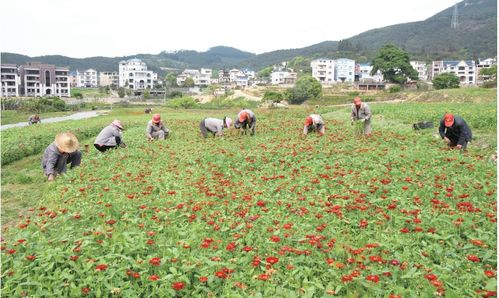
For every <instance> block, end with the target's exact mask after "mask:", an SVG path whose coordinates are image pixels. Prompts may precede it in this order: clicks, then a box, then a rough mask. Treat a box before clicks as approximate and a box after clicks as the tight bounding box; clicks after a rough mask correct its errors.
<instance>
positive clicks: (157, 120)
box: [146, 114, 170, 141]
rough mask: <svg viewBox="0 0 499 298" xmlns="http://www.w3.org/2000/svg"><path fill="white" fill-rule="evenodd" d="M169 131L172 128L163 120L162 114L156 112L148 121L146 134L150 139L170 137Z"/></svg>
mask: <svg viewBox="0 0 499 298" xmlns="http://www.w3.org/2000/svg"><path fill="white" fill-rule="evenodd" d="M169 132H170V130H169V129H168V128H167V127H166V126H165V125H164V123H163V121H161V115H160V114H154V115H153V116H152V119H151V120H149V122H147V128H146V136H147V139H148V140H149V141H152V140H154V139H156V140H164V139H165V137H168V133H169Z"/></svg>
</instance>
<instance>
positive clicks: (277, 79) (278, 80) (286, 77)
mask: <svg viewBox="0 0 499 298" xmlns="http://www.w3.org/2000/svg"><path fill="white" fill-rule="evenodd" d="M296 77H297V74H296V72H290V71H273V72H272V73H271V74H270V78H271V83H272V85H293V84H294V83H295V82H296Z"/></svg>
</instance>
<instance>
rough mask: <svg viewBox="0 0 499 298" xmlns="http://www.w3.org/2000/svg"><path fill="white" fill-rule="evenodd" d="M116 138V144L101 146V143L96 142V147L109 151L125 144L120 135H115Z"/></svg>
mask: <svg viewBox="0 0 499 298" xmlns="http://www.w3.org/2000/svg"><path fill="white" fill-rule="evenodd" d="M114 139H115V140H116V145H114V146H107V145H102V146H101V145H99V144H94V147H95V149H97V150H99V151H100V152H104V151H107V150H109V149H113V148H118V147H120V146H125V143H123V142H122V141H121V138H120V137H114Z"/></svg>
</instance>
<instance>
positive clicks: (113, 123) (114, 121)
mask: <svg viewBox="0 0 499 298" xmlns="http://www.w3.org/2000/svg"><path fill="white" fill-rule="evenodd" d="M111 124H112V125H114V126H116V127H118V128H120V129H123V123H121V121H120V120H117V119H115V120H113V122H111Z"/></svg>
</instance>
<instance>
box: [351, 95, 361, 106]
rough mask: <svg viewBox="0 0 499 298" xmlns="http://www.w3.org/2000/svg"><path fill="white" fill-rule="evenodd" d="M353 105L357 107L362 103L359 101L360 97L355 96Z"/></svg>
mask: <svg viewBox="0 0 499 298" xmlns="http://www.w3.org/2000/svg"><path fill="white" fill-rule="evenodd" d="M353 103H354V105H356V106H358V105H360V104H361V103H362V101H361V100H360V97H358V96H357V97H355V98H354V99H353Z"/></svg>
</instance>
